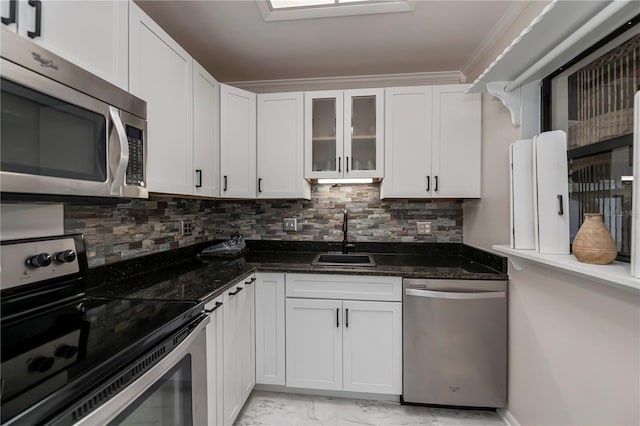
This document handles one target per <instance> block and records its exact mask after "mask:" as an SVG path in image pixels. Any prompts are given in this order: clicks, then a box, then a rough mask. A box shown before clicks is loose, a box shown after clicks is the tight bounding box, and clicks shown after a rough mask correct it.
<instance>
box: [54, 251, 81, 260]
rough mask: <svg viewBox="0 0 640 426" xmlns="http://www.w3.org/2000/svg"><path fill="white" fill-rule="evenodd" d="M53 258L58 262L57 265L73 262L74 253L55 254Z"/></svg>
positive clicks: (74, 258)
mask: <svg viewBox="0 0 640 426" xmlns="http://www.w3.org/2000/svg"><path fill="white" fill-rule="evenodd" d="M54 258H55V260H56V262H59V263H69V262H73V261H74V260H76V252H75V251H73V250H65V251H61V252H58V253H56V255H55V256H54Z"/></svg>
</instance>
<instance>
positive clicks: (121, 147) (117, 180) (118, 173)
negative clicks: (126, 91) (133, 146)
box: [109, 106, 129, 195]
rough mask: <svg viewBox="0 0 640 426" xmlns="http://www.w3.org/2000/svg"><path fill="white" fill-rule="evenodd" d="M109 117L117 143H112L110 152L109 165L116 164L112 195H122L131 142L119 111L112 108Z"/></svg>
mask: <svg viewBox="0 0 640 426" xmlns="http://www.w3.org/2000/svg"><path fill="white" fill-rule="evenodd" d="M109 116H110V118H111V123H112V124H113V128H114V129H115V138H114V139H115V141H114V142H113V143H112V145H113V146H112V149H111V150H110V152H111V154H110V157H111V161H110V162H109V164H115V167H113V169H112V170H111V173H112V179H111V195H121V194H120V192H121V189H122V185H123V184H124V177H125V174H126V172H127V166H128V165H129V140H128V139H127V134H126V132H125V131H124V125H123V124H122V120H121V119H120V112H119V110H118V109H117V108H114V107H112V106H110V107H109Z"/></svg>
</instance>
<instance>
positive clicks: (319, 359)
mask: <svg viewBox="0 0 640 426" xmlns="http://www.w3.org/2000/svg"><path fill="white" fill-rule="evenodd" d="M286 304H287V351H286V353H287V386H290V387H296V388H312V389H332V390H341V389H342V327H341V326H340V325H341V316H342V312H341V311H342V301H341V300H322V299H316V300H312V299H287V303H286Z"/></svg>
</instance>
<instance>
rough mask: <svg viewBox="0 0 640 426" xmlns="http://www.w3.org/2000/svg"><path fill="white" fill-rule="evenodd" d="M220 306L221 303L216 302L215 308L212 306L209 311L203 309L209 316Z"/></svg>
mask: <svg viewBox="0 0 640 426" xmlns="http://www.w3.org/2000/svg"><path fill="white" fill-rule="evenodd" d="M220 306H222V302H216V306H214V307H213V308H211V309H205V310H204V312H205V313H206V314H210V313H211V312H213V311H215V310H216V309H218V308H219V307H220Z"/></svg>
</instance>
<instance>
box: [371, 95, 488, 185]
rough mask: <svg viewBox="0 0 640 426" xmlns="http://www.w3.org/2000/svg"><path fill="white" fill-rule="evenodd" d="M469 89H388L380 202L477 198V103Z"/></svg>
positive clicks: (478, 115) (475, 97) (478, 160)
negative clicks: (398, 199) (385, 199)
mask: <svg viewBox="0 0 640 426" xmlns="http://www.w3.org/2000/svg"><path fill="white" fill-rule="evenodd" d="M468 87H469V86H468V85H462V84H459V85H443V86H423V87H401V88H390V89H386V94H385V96H386V111H385V114H386V115H385V117H386V132H385V139H386V141H387V147H386V150H385V178H384V180H383V182H382V186H381V196H382V197H383V198H389V197H392V198H477V197H480V195H481V189H480V181H481V174H480V164H481V136H482V135H481V127H480V123H481V102H480V95H478V94H473V95H467V94H465V91H466V90H467V88H468Z"/></svg>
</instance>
